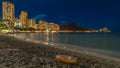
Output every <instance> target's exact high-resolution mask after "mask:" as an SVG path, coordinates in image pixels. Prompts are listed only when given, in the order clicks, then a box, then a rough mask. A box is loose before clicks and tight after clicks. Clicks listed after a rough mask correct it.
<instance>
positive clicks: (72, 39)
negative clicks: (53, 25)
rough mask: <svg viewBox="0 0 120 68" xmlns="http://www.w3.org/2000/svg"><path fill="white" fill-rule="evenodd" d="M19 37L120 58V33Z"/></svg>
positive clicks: (29, 35) (23, 35) (48, 34)
mask: <svg viewBox="0 0 120 68" xmlns="http://www.w3.org/2000/svg"><path fill="white" fill-rule="evenodd" d="M16 35H17V36H18V37H21V38H22V37H26V38H28V39H33V40H37V41H43V42H46V43H48V44H49V43H53V44H56V45H57V43H58V44H63V45H67V46H72V47H76V48H78V49H79V48H81V47H82V48H85V49H90V50H93V51H98V52H101V53H102V52H104V53H110V54H112V55H114V56H117V58H120V32H110V33H76V32H73V33H20V34H16Z"/></svg>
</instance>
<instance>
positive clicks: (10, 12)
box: [2, 2, 15, 22]
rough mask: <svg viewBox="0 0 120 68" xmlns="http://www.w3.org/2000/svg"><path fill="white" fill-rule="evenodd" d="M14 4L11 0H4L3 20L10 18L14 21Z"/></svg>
mask: <svg viewBox="0 0 120 68" xmlns="http://www.w3.org/2000/svg"><path fill="white" fill-rule="evenodd" d="M14 9H15V8H14V4H13V3H10V2H2V15H3V17H2V18H3V20H10V21H12V22H14V20H15V11H14Z"/></svg>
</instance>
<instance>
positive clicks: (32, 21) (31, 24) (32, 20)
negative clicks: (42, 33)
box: [28, 19, 36, 28]
mask: <svg viewBox="0 0 120 68" xmlns="http://www.w3.org/2000/svg"><path fill="white" fill-rule="evenodd" d="M35 25H36V21H35V19H29V21H28V26H29V28H33V27H34V26H35Z"/></svg>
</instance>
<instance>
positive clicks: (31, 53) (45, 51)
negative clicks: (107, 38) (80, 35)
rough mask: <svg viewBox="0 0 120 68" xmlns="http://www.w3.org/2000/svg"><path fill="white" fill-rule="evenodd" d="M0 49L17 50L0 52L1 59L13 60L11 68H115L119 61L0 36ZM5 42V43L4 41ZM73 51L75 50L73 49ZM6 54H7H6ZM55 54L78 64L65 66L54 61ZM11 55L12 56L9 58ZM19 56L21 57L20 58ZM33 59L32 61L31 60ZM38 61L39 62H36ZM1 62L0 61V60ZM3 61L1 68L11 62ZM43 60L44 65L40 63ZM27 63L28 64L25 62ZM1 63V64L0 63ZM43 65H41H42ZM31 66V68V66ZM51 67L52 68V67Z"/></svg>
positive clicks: (119, 65)
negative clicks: (76, 59) (62, 55)
mask: <svg viewBox="0 0 120 68" xmlns="http://www.w3.org/2000/svg"><path fill="white" fill-rule="evenodd" d="M0 37H1V38H0V48H2V49H7V48H11V49H12V48H13V49H18V51H10V52H9V51H7V52H5V53H4V52H0V56H1V54H2V55H3V56H1V57H7V58H9V59H14V62H16V63H13V64H14V65H12V64H11V65H10V66H13V67H16V65H18V68H20V66H19V65H20V63H19V62H22V64H23V63H26V64H25V65H24V64H23V66H22V67H27V68H29V67H34V68H35V67H36V66H37V64H39V63H41V64H39V65H38V66H42V67H41V68H44V67H46V68H48V67H49V68H55V67H61V68H64V67H73V68H78V67H86V68H88V67H89V68H93V67H94V68H101V67H104V68H111V66H112V68H117V67H120V63H119V62H120V61H116V60H113V59H110V58H104V57H99V56H97V55H89V54H84V53H77V52H74V51H70V50H69V49H68V50H67V49H63V48H62V49H61V48H58V47H56V45H55V46H49V45H47V46H46V45H45V44H40V43H38V42H33V41H29V40H28V41H25V40H21V39H17V38H15V37H10V36H7V35H0ZM6 40H7V41H6ZM74 50H75V49H74ZM6 53H7V54H6ZM57 54H67V55H71V56H75V57H77V58H78V63H77V64H75V65H71V64H66V63H61V62H57V61H55V60H54V57H55V55H57ZM9 55H12V56H9ZM20 56H21V57H20ZM15 58H17V59H18V60H19V59H24V60H26V61H24V60H23V61H20V60H19V61H17V60H15ZM32 59H34V61H33V60H32ZM38 59H40V60H38ZM0 60H1V59H0ZM2 60H4V62H3V63H4V65H2V64H3V63H2V64H0V66H1V65H2V66H3V67H5V65H6V64H7V63H6V62H8V61H9V62H11V63H12V60H11V61H10V60H6V58H4V59H2ZM43 60H44V62H45V64H44V63H43V62H42V61H43ZM27 61H29V62H27ZM33 62H35V63H36V64H34V63H33ZM0 63H1V62H0ZM42 63H43V64H42ZM31 65H32V66H31ZM51 65H52V66H53V67H52V66H51Z"/></svg>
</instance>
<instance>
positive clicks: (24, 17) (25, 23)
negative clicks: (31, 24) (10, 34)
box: [20, 11, 28, 28]
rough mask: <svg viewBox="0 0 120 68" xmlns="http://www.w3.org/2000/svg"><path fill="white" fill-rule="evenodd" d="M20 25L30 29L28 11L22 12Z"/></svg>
mask: <svg viewBox="0 0 120 68" xmlns="http://www.w3.org/2000/svg"><path fill="white" fill-rule="evenodd" d="M20 23H22V27H23V28H28V13H27V12H26V11H21V14H20Z"/></svg>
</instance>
